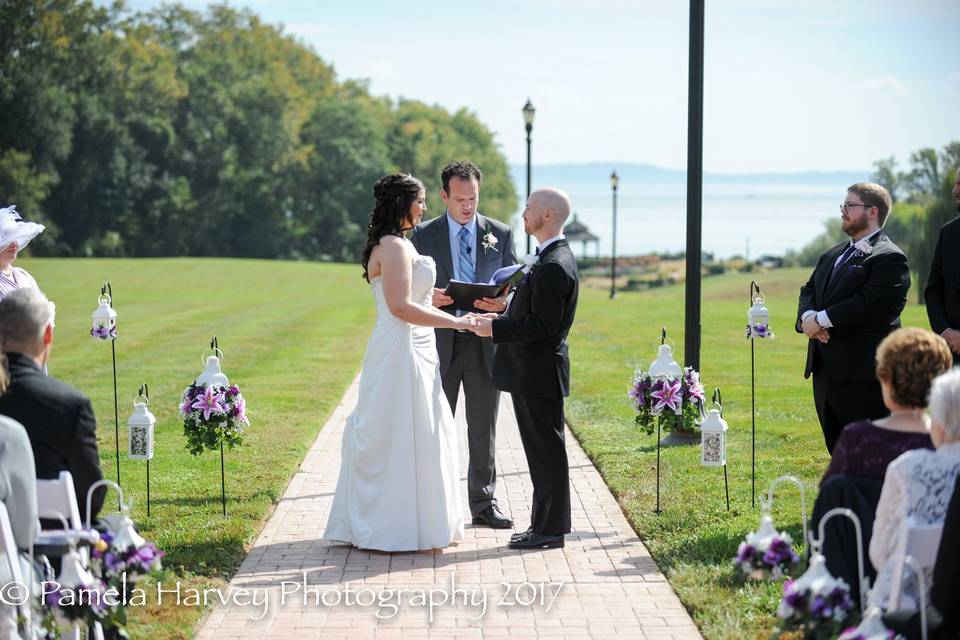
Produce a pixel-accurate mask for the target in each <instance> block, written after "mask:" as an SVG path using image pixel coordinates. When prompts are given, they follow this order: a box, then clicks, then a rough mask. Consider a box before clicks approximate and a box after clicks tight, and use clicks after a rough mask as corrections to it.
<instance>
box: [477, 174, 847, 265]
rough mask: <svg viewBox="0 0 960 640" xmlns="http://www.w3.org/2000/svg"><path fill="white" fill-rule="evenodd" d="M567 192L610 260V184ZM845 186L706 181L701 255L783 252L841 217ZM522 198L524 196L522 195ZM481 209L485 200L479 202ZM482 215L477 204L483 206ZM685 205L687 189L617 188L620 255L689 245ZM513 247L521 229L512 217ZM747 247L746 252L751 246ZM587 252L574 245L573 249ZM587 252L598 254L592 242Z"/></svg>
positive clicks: (577, 187)
mask: <svg viewBox="0 0 960 640" xmlns="http://www.w3.org/2000/svg"><path fill="white" fill-rule="evenodd" d="M558 186H560V187H561V188H563V189H565V190H566V191H567V193H569V194H570V199H571V200H572V201H573V209H574V212H575V213H576V215H577V218H578V220H579V221H580V222H582V223H584V224H585V225H587V227H588V228H589V229H590V231H591V232H592V233H593V234H594V235H596V236H598V237H599V238H600V242H599V251H600V255H603V256H608V255H610V250H611V238H612V231H613V219H612V199H611V190H610V187H609V184H600V185H585V184H568V185H562V184H561V185H558ZM847 186H848V183H843V184H837V185H836V186H832V185H819V184H817V185H802V184H770V183H763V184H756V185H750V184H740V183H738V184H705V185H704V188H703V250H704V251H706V252H710V253H714V254H715V255H716V256H717V257H718V258H729V257H731V256H734V255H740V256H743V255H745V254H746V253H747V252H748V251H749V255H750V256H751V257H752V258H757V257H759V256H761V255H783V254H784V253H785V252H786V251H787V250H788V249H799V248H801V247H802V246H803V245H804V244H806V243H807V242H809V241H810V240H812V239H813V238H814V237H816V236H817V235H819V234H820V233H821V232H822V231H823V229H824V222H825V221H827V220H829V219H830V218H836V217H839V216H840V203H841V202H843V199H844V197H845V196H846V187H847ZM518 197H519V200H520V201H521V202H523V201H524V200H525V194H524V193H521V194H519V196H518ZM481 204H482V202H481ZM481 210H482V207H481ZM686 218H687V200H686V185H685V184H661V185H657V184H641V185H634V186H627V185H624V184H623V183H621V186H620V188H619V190H618V197H617V255H624V256H626V255H641V254H646V253H651V252H653V253H662V252H669V253H675V252H679V251H683V250H684V249H685V247H686V233H687V231H686V229H687V224H686ZM515 228H516V229H517V231H516V236H517V238H518V245H523V243H524V242H525V240H523V238H524V235H523V225H522V222H521V221H520V219H519V214H518V215H517V216H516V219H515ZM748 247H749V249H748ZM583 251H584V248H583V246H582V244H581V243H575V246H574V252H575V253H576V254H577V255H582V254H583ZM586 251H587V255H590V256H594V255H596V251H597V248H596V246H595V244H594V243H589V244H588V246H587V249H586Z"/></svg>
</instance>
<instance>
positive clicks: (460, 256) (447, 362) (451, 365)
mask: <svg viewBox="0 0 960 640" xmlns="http://www.w3.org/2000/svg"><path fill="white" fill-rule="evenodd" d="M440 179H441V183H442V188H441V189H440V198H441V200H443V204H444V205H445V206H446V212H445V213H444V214H443V215H441V216H438V217H436V218H434V219H432V220H428V221H426V222H423V223H421V224H420V225H418V226H417V227H416V228H415V229H414V231H413V233H412V235H411V238H410V240H411V241H412V242H413V245H414V247H416V249H417V251H419V252H420V253H421V254H423V255H427V256H430V257H432V258H433V259H434V261H435V262H436V264H437V282H436V288H434V290H433V305H434V306H435V307H438V308H440V309H443V310H444V311H447V312H449V313H456V314H461V313H466V311H460V310H455V309H454V308H453V306H452V305H453V299H452V298H450V297H449V296H447V295H445V294H444V293H443V291H444V289H445V288H446V286H447V284H448V283H449V282H450V280H459V281H461V282H487V281H488V280H489V279H490V277H491V276H492V275H493V273H494V272H495V271H496V270H497V269H499V268H501V267H505V266H509V265H512V264H515V263H516V262H517V259H516V254H515V252H514V248H513V232H512V229H511V228H510V226H508V225H506V224H503V223H502V222H498V221H497V220H492V219H490V218H488V217H486V216H483V215H481V214H480V213H479V212H478V210H477V207H478V204H479V200H480V184H481V183H482V182H483V174H482V173H481V171H480V168H479V167H478V166H477V165H476V164H474V163H473V162H468V161H458V162H451V163H450V164H448V165H447V166H446V167H444V169H443V171H442V173H441V174H440ZM475 305H476V309H477V310H478V311H485V312H501V311H503V310H504V309H506V306H507V304H506V296H505V295H501V296H500V297H498V298H482V299H479V300H477V302H476V303H475ZM436 334H437V354H438V356H439V358H440V376H441V378H442V380H443V391H444V393H445V394H446V396H447V400H448V401H449V402H450V408H451V409H452V410H453V413H454V414H456V412H457V399H458V397H459V395H460V387H461V386H462V387H463V395H464V399H465V404H466V406H465V407H464V409H465V411H466V419H467V446H468V450H469V456H470V459H469V462H468V466H467V493H468V496H469V502H470V512H471V514H472V516H473V524H475V525H481V526H488V527H492V528H495V529H509V528H511V527H513V521H512V520H511V519H510V518H509V517H507V516H506V515H504V514H503V513H502V512H501V511H500V508H499V507H498V505H497V499H496V496H495V490H496V483H497V473H496V465H495V452H496V424H497V407H498V405H499V403H500V392H499V391H497V389H496V388H495V387H494V386H493V378H492V371H493V355H494V346H493V341H492V340H491V339H490V338H481V337H478V336H476V335H474V334H473V333H471V332H458V331H454V330H452V329H436Z"/></svg>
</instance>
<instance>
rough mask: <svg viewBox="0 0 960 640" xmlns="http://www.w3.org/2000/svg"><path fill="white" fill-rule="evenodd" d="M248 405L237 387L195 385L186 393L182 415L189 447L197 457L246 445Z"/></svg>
mask: <svg viewBox="0 0 960 640" xmlns="http://www.w3.org/2000/svg"><path fill="white" fill-rule="evenodd" d="M246 410H247V403H246V401H245V400H244V399H243V395H242V394H241V393H240V388H239V387H238V386H237V385H231V386H229V387H223V386H208V385H205V384H200V385H198V384H196V383H194V384H191V385H190V386H189V387H187V388H186V389H185V390H184V392H183V398H182V399H181V402H180V413H181V414H182V415H183V433H184V435H185V436H187V448H188V449H189V450H190V453H192V454H193V455H195V456H196V455H200V454H201V453H203V450H204V449H211V450H212V449H217V448H219V447H220V445H221V444H226V445H227V446H228V447H230V448H231V449H232V448H233V447H235V446H237V445H239V444H241V443H242V442H243V430H244V427H246V426H248V425H249V424H250V421H249V420H248V419H247V414H246Z"/></svg>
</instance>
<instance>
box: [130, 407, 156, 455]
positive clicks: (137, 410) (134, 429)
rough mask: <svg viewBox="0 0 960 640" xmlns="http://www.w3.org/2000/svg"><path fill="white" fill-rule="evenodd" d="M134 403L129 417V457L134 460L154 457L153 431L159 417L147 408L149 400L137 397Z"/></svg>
mask: <svg viewBox="0 0 960 640" xmlns="http://www.w3.org/2000/svg"><path fill="white" fill-rule="evenodd" d="M137 400H138V401H137V402H134V403H133V413H132V414H131V415H130V418H129V419H127V427H128V429H129V434H128V438H129V448H128V450H127V457H128V458H131V459H134V460H152V459H153V432H154V427H156V424H157V419H156V418H155V417H154V415H153V414H152V413H150V409H148V408H147V403H148V402H149V400H147V399H146V398H143V399H142V401H140V400H141V398H137Z"/></svg>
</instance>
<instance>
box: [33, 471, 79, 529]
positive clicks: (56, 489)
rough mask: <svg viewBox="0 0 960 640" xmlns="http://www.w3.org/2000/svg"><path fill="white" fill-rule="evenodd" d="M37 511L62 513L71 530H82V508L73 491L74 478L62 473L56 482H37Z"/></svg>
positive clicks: (68, 473) (67, 472)
mask: <svg viewBox="0 0 960 640" xmlns="http://www.w3.org/2000/svg"><path fill="white" fill-rule="evenodd" d="M37 511H38V512H41V513H43V512H51V511H55V512H57V513H62V514H63V515H64V517H65V518H66V519H67V522H69V523H70V528H71V529H78V530H79V529H82V528H83V521H82V520H80V507H79V506H78V505H77V495H76V493H74V490H73V476H72V475H70V472H69V471H61V472H60V476H59V477H58V478H57V479H56V480H37Z"/></svg>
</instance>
